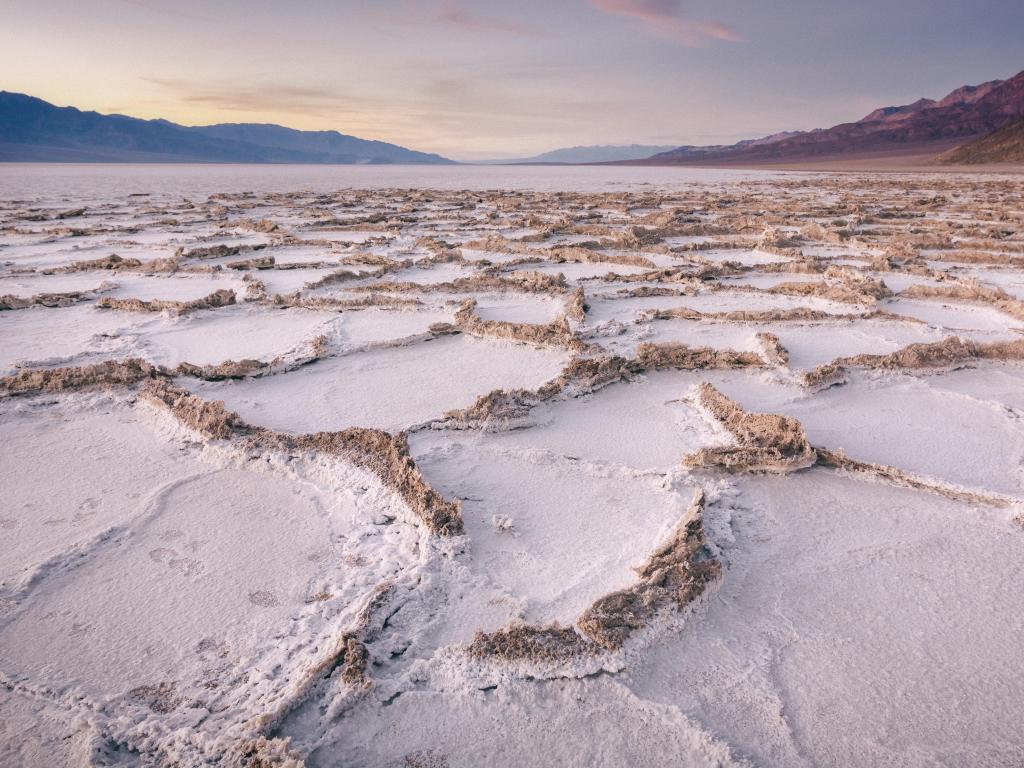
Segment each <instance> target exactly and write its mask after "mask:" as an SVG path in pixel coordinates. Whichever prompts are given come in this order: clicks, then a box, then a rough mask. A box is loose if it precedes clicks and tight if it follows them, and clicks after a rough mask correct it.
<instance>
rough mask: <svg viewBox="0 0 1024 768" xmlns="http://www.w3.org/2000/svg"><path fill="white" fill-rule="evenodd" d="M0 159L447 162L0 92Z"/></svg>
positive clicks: (318, 137) (374, 145)
mask: <svg viewBox="0 0 1024 768" xmlns="http://www.w3.org/2000/svg"><path fill="white" fill-rule="evenodd" d="M0 161H5V162H115V163H116V162H150V163H193V162H199V163H343V164H352V163H410V164H442V163H451V162H452V161H451V160H448V159H446V158H444V157H441V156H440V155H434V154H428V153H425V152H415V151H413V150H411V149H406V148H405V147H400V146H398V145H396V144H387V143H385V142H383V141H368V140H366V139H357V138H356V137H354V136H346V135H345V134H342V133H338V132H337V131H297V130H293V129H291V128H283V127H281V126H279V125H261V124H247V123H240V124H223V125H209V126H197V127H189V126H184V125H178V124H176V123H171V122H168V121H167V120H140V119H138V118H134V117H125V116H124V115H101V114H99V113H97V112H83V111H81V110H78V109H75V108H74V107H56V106H54V105H53V104H50V103H49V102H46V101H43V100H42V99H37V98H35V97H33V96H26V95H24V94H20V93H9V92H7V91H0Z"/></svg>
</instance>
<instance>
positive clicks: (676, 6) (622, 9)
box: [590, 0, 741, 46]
mask: <svg viewBox="0 0 1024 768" xmlns="http://www.w3.org/2000/svg"><path fill="white" fill-rule="evenodd" d="M590 4H591V5H593V6H594V7H595V8H597V9H598V10H600V11H604V12H605V13H610V14H614V15H616V16H626V17H629V18H632V19H638V20H639V21H640V22H642V23H643V25H644V27H645V28H646V29H647V30H648V31H649V32H651V33H652V34H655V35H659V36H661V37H667V38H669V39H672V40H675V41H676V42H679V43H682V44H684V45H689V46H696V45H700V44H701V43H703V42H705V41H706V40H708V39H712V40H726V41H728V42H738V41H739V40H740V39H741V38H740V36H739V35H738V34H737V33H736V31H735V30H733V29H732V27H729V26H728V25H726V24H723V23H722V22H720V21H715V20H714V19H691V18H689V17H688V16H687V15H686V14H685V13H683V9H682V7H681V4H680V2H679V0H590Z"/></svg>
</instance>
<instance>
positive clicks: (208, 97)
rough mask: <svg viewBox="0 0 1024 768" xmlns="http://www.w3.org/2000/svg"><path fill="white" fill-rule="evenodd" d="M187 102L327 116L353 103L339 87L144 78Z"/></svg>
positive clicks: (251, 110) (255, 111) (228, 108)
mask: <svg viewBox="0 0 1024 768" xmlns="http://www.w3.org/2000/svg"><path fill="white" fill-rule="evenodd" d="M142 79H143V80H144V81H145V82H148V83H152V84H153V85H158V86H160V87H161V88H164V89H166V90H167V91H168V92H170V93H171V94H172V95H173V97H174V98H175V99H176V100H177V101H179V102H182V103H184V104H192V105H200V106H204V107H209V108H212V109H218V110H225V111H231V112H251V113H258V112H290V113H293V114H304V115H312V116H323V115H325V114H329V113H331V112H333V111H334V110H337V109H339V108H344V107H345V106H349V105H350V104H351V99H350V98H349V97H347V96H346V95H345V94H343V93H341V92H339V91H332V90H327V89H322V88H306V87H301V86H293V85H283V84H273V83H247V84H240V83H221V84H215V83H201V82H195V81H191V80H179V79H173V78H157V77H147V78H142Z"/></svg>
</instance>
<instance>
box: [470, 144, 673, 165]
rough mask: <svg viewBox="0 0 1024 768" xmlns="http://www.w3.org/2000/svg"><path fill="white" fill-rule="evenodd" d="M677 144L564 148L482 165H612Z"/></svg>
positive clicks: (670, 148)
mask: <svg viewBox="0 0 1024 768" xmlns="http://www.w3.org/2000/svg"><path fill="white" fill-rule="evenodd" d="M675 148H676V145H675V144H666V145H657V144H593V145H590V146H581V147H562V148H561V149H553V150H551V151H550V152H543V153H541V154H539V155H534V156H533V157H520V158H514V159H503V160H482V161H478V163H480V164H482V165H542V164H545V163H551V164H553V165H560V164H570V165H571V164H575V163H611V162H615V161H616V160H643V159H645V158H648V157H650V156H651V155H656V154H658V153H659V152H668V151H670V150H673V149H675Z"/></svg>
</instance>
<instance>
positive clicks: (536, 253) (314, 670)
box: [0, 168, 1024, 768]
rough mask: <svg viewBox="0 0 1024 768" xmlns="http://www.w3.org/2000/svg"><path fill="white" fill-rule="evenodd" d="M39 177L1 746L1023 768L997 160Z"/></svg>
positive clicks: (107, 752) (5, 529) (14, 470)
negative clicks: (750, 168) (740, 168)
mask: <svg viewBox="0 0 1024 768" xmlns="http://www.w3.org/2000/svg"><path fill="white" fill-rule="evenodd" d="M75 173H77V172H68V173H67V174H66V176H62V175H61V173H60V172H54V173H50V174H49V175H47V173H44V172H39V174H38V175H34V174H36V172H34V171H30V170H26V169H25V168H22V169H20V170H6V171H4V174H5V175H6V178H4V179H0V193H2V194H0V310H4V311H2V312H0V376H2V378H0V438H2V439H0V487H2V491H3V504H2V506H0V542H2V544H0V712H2V717H0V764H3V765H9V766H17V765H26V766H47V767H51V766H61V765H83V764H85V765H96V766H115V765H116V766H149V765H173V766H193V765H248V766H272V765H281V766H292V765H303V764H305V765H308V766H311V767H312V766H324V767H326V766H407V767H412V766H422V767H428V766H432V767H437V768H441V767H445V766H447V767H450V768H456V767H463V766H465V767H469V766H485V765H486V766H532V765H562V766H627V765H643V766H681V765H693V766H746V765H755V766H807V767H810V766H839V765H858V766H895V765H900V766H1014V765H1016V766H1020V765H1024V729H1022V725H1021V723H1022V720H1024V664H1022V663H1021V650H1022V648H1024V592H1022V590H1021V585H1022V584H1024V517H1022V515H1024V470H1022V466H1024V465H1022V462H1024V335H1022V332H1024V180H1022V177H1020V176H1016V177H1014V176H998V175H984V176H982V175H978V176H969V175H953V174H934V173H923V174H915V175H891V174H888V175H887V174H879V175H868V174H863V175H824V174H783V173H760V174H742V173H732V174H730V173H724V172H722V173H710V172H708V173H700V172H683V171H673V172H672V174H674V175H669V174H662V175H657V176H656V178H654V180H653V181H651V180H647V181H645V180H644V179H645V177H643V176H642V175H630V176H623V177H622V179H621V180H620V181H619V182H617V183H603V182H602V183H593V181H594V179H595V178H596V175H595V174H597V173H598V171H593V172H591V171H588V174H590V175H587V176H586V177H585V181H586V183H579V184H575V183H565V184H563V183H562V181H561V180H562V178H563V177H562V176H561V175H560V174H566V175H568V177H570V181H571V180H572V179H574V178H577V177H572V175H571V173H572V172H570V171H568V170H566V171H562V170H561V169H543V170H534V171H529V172H526V171H524V172H521V175H520V176H517V177H516V179H517V183H515V184H507V185H502V184H501V183H500V178H499V177H498V172H497V171H494V172H488V173H492V174H493V178H492V177H487V178H483V179H482V180H481V178H480V177H474V176H472V175H466V176H460V175H459V173H461V172H459V171H450V173H453V174H455V175H454V177H452V178H448V179H445V180H443V183H442V181H440V180H437V179H434V178H433V177H431V176H430V174H429V173H427V172H426V171H424V172H422V173H421V175H420V176H417V177H416V178H414V179H412V180H405V181H403V178H402V177H401V174H396V173H391V174H390V175H387V174H384V175H382V176H381V177H380V178H382V179H384V181H383V182H380V183H359V184H350V183H347V182H346V181H345V179H344V178H342V179H340V180H337V181H332V180H330V179H329V178H328V177H326V176H320V177H318V183H317V184H315V185H313V184H308V183H306V182H305V177H304V176H303V171H301V170H293V171H292V172H291V173H292V176H290V177H288V179H286V180H284V181H282V180H281V179H280V178H278V179H277V180H276V182H275V184H272V185H261V184H260V183H259V181H258V178H253V179H250V178H244V179H242V181H237V180H236V182H237V183H236V182H232V183H228V182H227V181H225V179H230V178H231V176H230V172H229V171H227V170H224V169H221V170H220V171H211V172H209V173H207V174H206V175H200V174H196V175H195V176H194V177H193V176H189V175H188V174H186V173H184V172H182V173H179V174H178V175H174V174H173V173H172V176H173V183H170V182H168V181H167V179H166V178H164V177H163V176H157V175H154V176H153V177H150V176H147V175H146V174H144V173H134V172H119V171H116V170H115V171H111V172H110V173H111V175H110V177H109V179H108V180H107V183H104V184H92V183H89V180H88V179H87V178H85V177H79V176H75V175H74V174H75ZM161 173H163V172H161ZM218 173H219V174H222V176H223V178H220V177H218V175H217V174H218ZM359 173H360V174H361V175H359V176H358V178H359V179H360V180H362V182H365V181H366V180H367V179H372V178H375V177H374V176H373V173H374V171H373V170H372V169H363V170H361V171H359ZM410 173H411V172H410ZM434 173H435V174H440V173H442V171H434ZM525 173H536V174H537V175H538V178H539V179H540V183H528V181H524V178H526V177H525V176H523V175H522V174H525ZM600 173H607V174H611V173H612V171H600ZM616 173H620V174H641V173H654V172H653V171H652V172H648V171H639V170H632V169H631V170H629V171H628V172H627V171H616ZM659 173H660V172H659ZM686 174H689V175H686ZM652 178H653V177H652ZM577 180H578V179H577ZM200 181H201V182H202V183H200ZM435 181H436V183H435ZM221 182H224V183H223V184H221ZM219 184H221V185H220V186H218V185H219ZM499 187H501V191H496V190H497V189H498V188H499ZM247 190H254V191H247Z"/></svg>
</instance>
